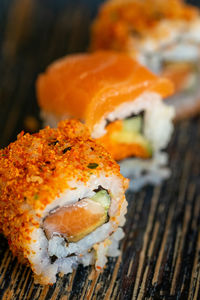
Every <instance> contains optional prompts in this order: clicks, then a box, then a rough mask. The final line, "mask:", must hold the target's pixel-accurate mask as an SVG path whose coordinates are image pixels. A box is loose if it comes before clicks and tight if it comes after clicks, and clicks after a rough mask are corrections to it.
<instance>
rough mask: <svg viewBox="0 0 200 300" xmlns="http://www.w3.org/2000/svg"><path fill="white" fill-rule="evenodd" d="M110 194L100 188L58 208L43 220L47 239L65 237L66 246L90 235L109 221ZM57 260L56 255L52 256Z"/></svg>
mask: <svg viewBox="0 0 200 300" xmlns="http://www.w3.org/2000/svg"><path fill="white" fill-rule="evenodd" d="M110 202H111V200H110V196H109V194H108V192H107V191H106V190H105V189H100V190H99V191H97V192H96V193H95V195H94V196H93V197H91V198H83V199H81V200H79V201H78V202H76V203H74V204H72V205H70V206H64V207H62V208H58V209H57V210H56V211H55V210H54V211H53V212H52V213H50V214H49V215H48V216H47V217H46V218H45V219H44V221H43V229H44V232H45V234H46V237H47V239H48V240H49V241H50V240H51V239H52V238H54V237H56V236H57V237H60V238H62V239H64V243H65V247H68V245H69V243H75V242H78V241H80V240H81V239H83V238H84V237H85V236H87V235H89V234H90V233H91V232H93V231H94V230H96V229H97V228H98V227H100V226H101V225H103V224H105V223H107V222H108V221H109V212H108V211H109V207H110ZM52 260H53V261H55V260H56V256H55V255H54V256H52Z"/></svg>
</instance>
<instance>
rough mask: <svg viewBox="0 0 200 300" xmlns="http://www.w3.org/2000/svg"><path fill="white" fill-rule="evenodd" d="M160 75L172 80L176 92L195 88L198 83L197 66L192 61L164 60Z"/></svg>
mask: <svg viewBox="0 0 200 300" xmlns="http://www.w3.org/2000/svg"><path fill="white" fill-rule="evenodd" d="M162 76H165V77H167V78H168V79H170V80H172V81H173V82H174V85H175V90H176V92H186V91H188V90H190V89H195V88H196V86H197V84H198V68H197V66H196V64H195V63H192V62H165V63H163V71H162Z"/></svg>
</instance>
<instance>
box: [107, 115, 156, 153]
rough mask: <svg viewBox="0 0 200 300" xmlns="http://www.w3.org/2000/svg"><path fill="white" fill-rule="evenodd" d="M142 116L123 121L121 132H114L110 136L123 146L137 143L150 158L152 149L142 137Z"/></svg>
mask: <svg viewBox="0 0 200 300" xmlns="http://www.w3.org/2000/svg"><path fill="white" fill-rule="evenodd" d="M142 123H143V119H142V116H140V115H139V116H136V117H133V118H129V119H125V120H123V126H122V130H121V131H115V132H113V134H112V139H113V140H115V141H117V142H119V143H123V144H134V143H137V144H139V145H141V146H142V147H144V148H145V149H146V150H147V152H148V153H149V155H150V156H152V152H153V150H152V147H151V144H150V142H149V141H148V140H147V139H146V138H145V137H144V136H143V135H142Z"/></svg>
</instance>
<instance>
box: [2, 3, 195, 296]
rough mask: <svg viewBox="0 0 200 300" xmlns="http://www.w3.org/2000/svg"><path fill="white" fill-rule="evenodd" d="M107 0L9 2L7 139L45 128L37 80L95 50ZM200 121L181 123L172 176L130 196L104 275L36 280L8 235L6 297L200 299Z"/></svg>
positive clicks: (87, 272) (83, 272)
mask: <svg viewBox="0 0 200 300" xmlns="http://www.w3.org/2000/svg"><path fill="white" fill-rule="evenodd" d="M100 2H101V1H92V0H90V1H89V0H82V1H70V0H68V1H66V0H59V1H54V0H43V1H41V0H15V1H14V0H1V2H0V47H1V48H0V51H1V52H0V106H1V107H0V132H1V135H0V144H1V146H2V147H3V146H6V145H7V144H8V143H9V142H10V141H12V140H14V139H15V137H16V135H17V133H19V132H20V131H21V130H22V129H24V128H25V129H26V130H27V131H34V130H37V129H38V128H39V127H40V126H41V123H40V118H39V109H38V106H37V103H36V100H35V88H34V83H35V79H36V77H37V74H38V73H39V72H41V71H42V70H44V68H45V67H46V66H47V65H48V64H49V63H50V62H51V61H53V60H54V59H56V58H58V57H60V56H63V55H65V54H66V53H70V52H77V51H83V50H85V49H86V48H87V42H88V28H89V24H90V20H91V18H92V17H93V16H94V14H95V11H96V9H97V6H98V5H99V3H100ZM199 149H200V118H195V119H193V120H191V121H185V122H182V123H180V124H179V125H177V127H176V130H175V133H174V136H173V139H172V142H171V144H170V146H169V154H170V166H171V168H172V177H171V178H170V179H169V180H168V181H167V182H165V183H164V184H163V185H162V186H160V187H157V188H152V187H146V188H145V189H144V190H143V191H141V192H140V193H137V194H135V195H133V194H132V193H131V192H128V193H127V199H128V202H129V206H128V214H127V222H126V225H125V227H124V230H125V233H126V236H125V238H124V239H123V241H122V243H121V249H122V254H121V256H120V257H119V258H115V259H111V258H110V259H109V261H108V264H107V265H106V267H105V269H104V271H103V273H100V274H97V273H95V271H94V270H93V268H92V267H87V268H83V267H82V266H79V267H78V269H77V271H74V272H73V273H72V274H70V275H66V276H64V277H62V278H58V281H57V283H56V284H54V285H53V286H50V287H48V286H40V285H36V284H34V282H33V278H32V272H31V271H30V269H29V268H27V267H26V266H23V265H21V264H19V263H18V262H17V259H16V258H14V257H13V255H12V254H11V252H10V251H9V248H8V245H7V242H6V240H5V238H4V237H3V236H2V235H0V245H1V247H0V299H31V300H36V299H46V300H47V299H57V300H58V299H62V300H65V299H70V300H71V299H155V300H156V299H200V176H199V175H200V174H199V173H200V172H199V171H200V155H199Z"/></svg>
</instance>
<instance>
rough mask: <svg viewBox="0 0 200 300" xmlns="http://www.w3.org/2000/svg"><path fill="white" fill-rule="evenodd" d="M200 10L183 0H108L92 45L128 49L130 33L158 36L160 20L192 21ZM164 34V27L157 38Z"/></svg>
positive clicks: (98, 20) (142, 35)
mask: <svg viewBox="0 0 200 300" xmlns="http://www.w3.org/2000/svg"><path fill="white" fill-rule="evenodd" d="M198 14H199V12H198V9H197V8H195V7H193V6H191V5H188V4H185V3H184V1H182V0H144V1H141V0H122V1H107V2H106V3H105V4H103V5H102V7H101V9H100V11H99V14H98V17H97V19H96V20H95V22H94V24H93V27H92V36H91V49H92V50H97V49H115V50H125V49H127V50H129V47H130V37H132V38H133V37H134V38H135V41H137V40H139V39H140V38H143V37H145V36H151V35H154V37H155V38H156V36H155V35H157V33H155V32H154V29H155V28H156V27H157V26H158V25H159V24H160V21H162V20H169V21H170V20H172V21H185V22H190V21H192V20H194V19H195V18H196V17H197V16H198ZM163 34H165V32H164V31H163V30H162V32H160V34H159V36H157V38H158V39H159V38H162V37H163ZM166 34H167V32H166Z"/></svg>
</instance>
